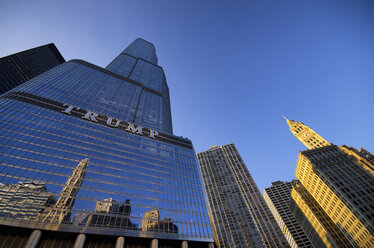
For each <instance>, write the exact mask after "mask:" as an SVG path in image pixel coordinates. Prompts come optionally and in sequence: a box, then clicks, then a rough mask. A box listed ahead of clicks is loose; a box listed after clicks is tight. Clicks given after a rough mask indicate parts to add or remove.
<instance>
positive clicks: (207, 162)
mask: <svg viewBox="0 0 374 248" xmlns="http://www.w3.org/2000/svg"><path fill="white" fill-rule="evenodd" d="M197 157H198V159H199V164H200V169H201V172H202V175H203V179H204V184H205V188H206V190H207V195H208V201H209V205H210V208H211V211H212V222H213V224H214V231H213V232H214V238H215V240H216V243H217V244H218V247H220V248H231V247H236V248H245V247H255V248H260V247H261V248H262V247H268V248H275V247H289V245H288V243H287V240H286V239H285V237H284V235H283V233H282V232H281V230H280V229H279V226H278V225H277V223H276V221H275V219H274V216H273V215H272V213H271V212H270V209H269V208H268V206H267V205H266V202H265V200H264V198H263V197H262V195H261V192H260V191H259V189H258V187H257V185H256V183H255V181H254V180H253V178H252V176H251V174H250V173H249V171H248V169H247V167H246V165H245V164H244V162H243V160H242V158H241V156H240V154H239V152H238V150H237V149H236V147H235V145H234V144H228V145H224V146H219V147H218V146H212V147H210V148H209V150H208V151H204V152H201V153H198V154H197Z"/></svg>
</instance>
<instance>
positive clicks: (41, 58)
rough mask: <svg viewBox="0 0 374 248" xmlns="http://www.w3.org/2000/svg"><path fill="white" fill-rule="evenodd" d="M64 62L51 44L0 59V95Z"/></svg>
mask: <svg viewBox="0 0 374 248" xmlns="http://www.w3.org/2000/svg"><path fill="white" fill-rule="evenodd" d="M64 62H65V60H64V58H63V57H62V55H61V54H60V52H59V51H58V50H57V48H56V46H55V44H53V43H51V44H48V45H44V46H40V47H35V48H32V49H29V50H26V51H23V52H19V53H16V54H12V55H9V56H6V57H3V58H0V82H1V83H0V94H3V93H5V92H7V91H8V90H10V89H13V88H14V87H16V86H18V85H20V84H22V83H24V82H26V81H27V80H30V79H32V78H33V77H36V76H38V75H40V74H42V73H43V72H45V71H48V70H49V69H52V68H53V67H55V66H58V65H60V64H62V63H64Z"/></svg>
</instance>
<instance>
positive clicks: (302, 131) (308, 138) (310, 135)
mask: <svg viewBox="0 0 374 248" xmlns="http://www.w3.org/2000/svg"><path fill="white" fill-rule="evenodd" d="M283 118H284V119H286V120H287V124H288V126H289V127H290V131H291V132H292V133H293V134H294V135H295V136H296V138H297V139H298V140H300V141H301V143H303V144H304V145H305V146H306V147H308V149H314V148H319V147H323V146H328V145H331V143H329V142H327V140H325V139H324V138H322V137H321V136H320V135H319V134H318V133H316V132H315V131H313V130H312V129H311V128H310V127H308V126H307V125H305V124H304V123H302V122H296V121H294V120H289V119H287V118H286V117H284V116H283Z"/></svg>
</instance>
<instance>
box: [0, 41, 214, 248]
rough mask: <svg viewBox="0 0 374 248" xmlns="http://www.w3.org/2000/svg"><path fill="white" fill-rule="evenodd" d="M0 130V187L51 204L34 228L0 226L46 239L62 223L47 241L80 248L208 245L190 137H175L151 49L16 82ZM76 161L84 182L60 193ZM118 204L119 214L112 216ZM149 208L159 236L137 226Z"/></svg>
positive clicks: (4, 99) (133, 47) (1, 106)
mask: <svg viewBox="0 0 374 248" xmlns="http://www.w3.org/2000/svg"><path fill="white" fill-rule="evenodd" d="M0 123H1V128H0V171H1V173H0V183H3V184H15V183H18V182H19V181H26V180H39V181H42V182H43V183H45V185H46V187H47V188H48V191H50V192H51V193H52V194H53V195H55V196H56V195H57V196H59V199H56V200H57V201H58V202H56V204H55V205H53V206H50V207H49V208H48V209H46V210H45V211H44V212H43V213H42V214H41V215H40V217H39V221H38V222H36V221H34V222H32V221H30V222H29V223H24V222H22V223H18V222H10V221H9V220H10V219H4V220H1V219H0V225H4V226H7V225H8V226H9V225H11V226H16V227H23V228H31V229H39V230H41V232H48V230H49V229H52V228H53V226H56V225H54V224H53V223H61V222H62V223H63V224H61V225H58V232H51V235H54V234H56V233H62V232H70V233H77V234H78V233H81V234H82V235H83V234H84V235H86V236H87V237H86V238H87V240H86V242H88V243H89V242H91V241H90V237H91V236H90V235H103V236H104V237H107V238H108V242H111V241H109V239H110V237H113V236H117V237H119V236H124V237H127V238H126V240H128V242H132V241H131V240H132V239H131V238H129V237H132V238H134V239H135V238H140V240H142V241H140V243H142V242H143V241H144V242H145V243H147V242H148V241H149V240H153V239H154V241H152V242H153V243H157V242H158V241H157V240H160V244H162V243H163V242H166V243H167V241H170V242H171V240H174V241H173V242H177V243H179V244H181V243H183V242H184V243H185V242H188V244H189V246H191V247H193V245H194V244H197V243H198V242H201V243H199V245H200V246H202V247H204V246H208V245H209V244H210V243H211V242H212V241H213V238H212V232H211V227H210V223H209V217H208V213H207V208H206V199H205V196H204V189H203V186H202V181H201V177H200V172H199V168H198V163H197V159H196V154H195V151H194V148H193V146H192V142H191V141H190V140H189V139H187V138H183V137H181V136H176V135H174V134H173V128H172V122H171V111H170V97H169V88H168V84H167V82H166V77H165V74H164V71H163V69H162V67H160V66H159V65H158V64H157V56H156V49H155V47H154V46H153V44H151V43H149V42H147V41H145V40H142V39H137V40H135V41H134V42H133V43H131V44H130V46H129V47H128V48H126V49H125V50H124V51H123V52H121V53H120V55H119V56H118V57H116V58H115V59H114V60H113V61H112V62H111V63H110V64H109V65H108V66H107V68H101V67H98V66H96V65H93V64H90V63H88V62H85V61H82V60H72V61H68V62H65V63H63V64H61V65H59V66H56V67H54V68H53V69H51V70H49V71H47V72H45V73H43V74H41V75H39V76H37V77H35V78H33V79H31V80H29V81H28V82H25V83H23V84H22V85H20V86H18V87H16V88H14V89H12V90H10V91H8V92H7V93H5V94H3V95H1V96H0ZM82 158H90V165H89V168H88V169H87V171H86V172H85V176H84V183H83V184H81V185H79V183H78V182H77V184H74V183H73V182H68V184H67V185H66V180H67V178H69V177H71V173H72V169H71V164H72V162H74V163H75V161H80V160H81V159H82ZM82 179H83V178H82ZM69 185H70V186H71V185H75V186H74V187H75V188H74V187H73V188H74V190H76V191H74V190H73V188H72V187H69ZM64 186H66V188H64V189H63V191H62V192H61V188H62V187H64ZM78 189H79V191H78ZM110 198H111V199H112V202H110V201H108V200H107V202H105V203H103V202H101V203H99V202H100V201H105V200H104V199H110ZM114 199H115V201H114ZM126 200H129V202H131V211H129V210H130V206H128V205H127V207H128V208H127V210H126ZM117 203H118V204H119V205H120V206H121V205H123V206H125V207H124V209H123V213H121V211H122V210H120V212H112V211H117V210H116V209H117V207H116V204H117ZM100 204H101V205H100ZM99 205H100V206H99ZM151 209H158V210H159V211H160V223H163V226H162V225H161V227H159V228H157V230H160V229H162V230H164V231H162V232H160V231H153V230H148V231H142V230H141V228H138V227H141V225H142V219H143V217H144V216H143V215H144V213H145V212H146V211H148V210H151ZM105 216H106V217H105ZM89 218H90V220H89ZM113 218H114V220H113ZM70 219H71V220H70ZM127 219H128V222H127ZM168 219H170V220H173V223H172V224H173V225H176V226H178V233H176V231H175V230H176V229H175V228H174V226H172V225H170V223H171V222H170V220H168ZM42 220H43V221H45V222H41V221H42ZM113 226H115V228H113ZM117 226H120V227H118V228H117ZM172 227H173V228H172ZM3 230H4V229H3ZM62 236H63V235H62ZM0 237H1V235H0ZM41 237H42V239H43V237H45V238H47V237H48V235H41ZM80 237H82V236H80ZM79 240H81V239H79ZM79 240H78V241H79ZM101 240H105V238H103V239H101ZM119 240H121V239H119ZM41 242H42V241H41ZM92 242H93V241H92ZM129 245H131V244H129Z"/></svg>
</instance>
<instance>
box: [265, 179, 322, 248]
mask: <svg viewBox="0 0 374 248" xmlns="http://www.w3.org/2000/svg"><path fill="white" fill-rule="evenodd" d="M296 182H297V181H296V180H294V181H291V182H281V181H277V182H273V183H271V186H270V187H269V188H266V189H264V199H265V201H266V203H267V204H268V206H269V208H270V211H271V212H272V213H273V215H274V217H275V220H276V221H277V223H278V225H279V227H280V229H281V230H282V232H283V234H284V236H285V237H286V239H287V241H288V243H289V244H290V246H291V247H292V248H297V247H299V248H312V247H315V248H320V247H321V246H316V245H314V246H313V245H312V243H311V242H310V240H309V238H308V236H307V235H306V234H305V232H304V230H303V228H302V227H301V226H300V224H299V223H298V221H297V220H296V219H295V215H294V213H292V211H291V209H290V199H291V190H292V186H293V185H295V183H296ZM322 247H323V246H322Z"/></svg>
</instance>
